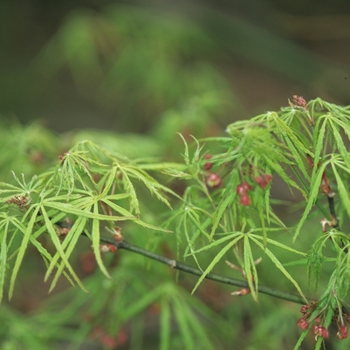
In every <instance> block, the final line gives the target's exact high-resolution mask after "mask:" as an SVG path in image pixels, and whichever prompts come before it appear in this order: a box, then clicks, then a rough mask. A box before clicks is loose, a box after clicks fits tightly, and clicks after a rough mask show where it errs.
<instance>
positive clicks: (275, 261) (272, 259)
mask: <svg viewBox="0 0 350 350" xmlns="http://www.w3.org/2000/svg"><path fill="white" fill-rule="evenodd" d="M250 239H251V240H253V241H254V242H255V243H256V244H257V245H258V246H259V247H260V248H261V249H262V250H263V251H264V253H265V254H266V255H267V256H268V257H269V258H270V260H271V261H272V262H273V263H274V264H275V266H276V267H277V268H278V269H279V270H280V271H281V272H282V273H283V275H284V276H285V277H286V278H287V279H289V280H290V281H291V282H292V283H293V284H294V286H295V288H296V289H297V291H298V292H299V294H300V295H301V296H302V297H303V298H304V300H305V304H307V299H306V297H305V295H304V293H303V292H302V290H301V288H300V286H299V284H298V283H297V281H295V279H294V278H293V277H292V276H291V275H290V274H289V272H288V271H287V270H286V269H285V268H284V267H283V265H282V264H281V262H280V261H279V260H278V259H277V258H276V256H275V255H274V254H273V253H272V252H271V251H270V249H268V248H267V247H264V245H263V244H262V243H260V242H259V241H258V240H257V239H256V238H254V237H250Z"/></svg>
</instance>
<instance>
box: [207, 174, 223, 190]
mask: <svg viewBox="0 0 350 350" xmlns="http://www.w3.org/2000/svg"><path fill="white" fill-rule="evenodd" d="M221 184H222V179H221V177H220V176H219V175H218V174H216V173H211V174H209V175H208V177H207V185H208V186H209V187H210V188H217V187H220V186H221Z"/></svg>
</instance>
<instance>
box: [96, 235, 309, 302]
mask: <svg viewBox="0 0 350 350" xmlns="http://www.w3.org/2000/svg"><path fill="white" fill-rule="evenodd" d="M100 241H101V243H108V244H113V245H114V246H115V247H116V248H117V249H125V250H129V251H132V252H134V253H136V254H140V255H143V256H146V257H147V258H150V259H153V260H157V261H158V262H161V263H163V264H165V265H168V266H170V267H171V268H174V269H177V270H180V271H184V272H187V273H190V274H192V275H196V276H202V274H203V272H202V271H201V270H199V269H197V268H195V267H192V266H190V265H187V264H184V263H182V262H179V261H176V260H174V259H169V258H167V257H165V256H162V255H159V254H156V253H154V252H151V251H149V250H146V249H143V248H141V247H138V246H136V245H133V244H130V243H128V242H126V241H125V240H123V241H121V242H117V241H115V240H114V239H113V238H108V237H101V238H100ZM205 278H207V279H210V280H213V281H216V282H220V283H224V284H229V285H232V286H237V287H241V288H249V285H248V283H247V282H246V281H244V280H239V279H235V278H229V277H225V276H221V275H217V274H214V273H208V274H207V275H206V276H205ZM257 289H258V292H259V293H263V294H267V295H270V296H273V297H276V298H279V299H283V300H287V301H291V302H294V303H297V304H305V299H304V298H302V297H301V296H299V295H296V294H292V293H287V292H282V291H280V290H277V289H273V288H269V287H266V286H263V285H261V284H259V285H258V288H257Z"/></svg>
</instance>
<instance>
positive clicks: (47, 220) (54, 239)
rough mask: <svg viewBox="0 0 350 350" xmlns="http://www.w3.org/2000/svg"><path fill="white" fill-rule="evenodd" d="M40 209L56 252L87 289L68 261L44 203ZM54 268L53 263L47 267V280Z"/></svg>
mask: <svg viewBox="0 0 350 350" xmlns="http://www.w3.org/2000/svg"><path fill="white" fill-rule="evenodd" d="M38 208H39V209H40V212H41V214H42V216H43V218H44V223H45V226H46V228H47V231H48V233H49V235H50V238H51V241H52V243H53V244H54V246H55V248H56V251H57V253H56V254H59V257H60V258H61V260H62V263H63V264H64V266H65V267H66V268H67V270H68V271H69V273H70V274H71V276H72V278H73V280H74V281H75V282H76V283H77V284H78V285H79V286H80V288H81V289H82V290H84V291H87V290H86V288H85V286H84V285H83V283H82V282H81V280H80V279H79V277H78V276H77V275H76V273H75V272H74V269H73V268H72V266H71V265H70V263H69V262H68V258H67V256H66V254H65V253H64V251H63V248H62V245H61V242H60V240H59V238H58V236H57V232H56V230H55V228H54V226H53V224H52V222H51V220H50V218H49V216H48V214H47V212H46V209H45V207H44V206H43V205H40V206H39V207H38ZM53 268H54V265H53V264H52V263H51V264H50V266H49V267H48V269H47V272H46V274H45V278H44V280H45V281H46V280H47V279H48V278H49V276H50V274H51V271H52V270H53Z"/></svg>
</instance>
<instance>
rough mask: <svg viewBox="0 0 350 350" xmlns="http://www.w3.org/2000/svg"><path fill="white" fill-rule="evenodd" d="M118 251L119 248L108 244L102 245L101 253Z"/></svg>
mask: <svg viewBox="0 0 350 350" xmlns="http://www.w3.org/2000/svg"><path fill="white" fill-rule="evenodd" d="M116 251H117V247H116V246H115V245H113V244H110V243H107V244H101V245H100V252H101V253H108V252H112V253H115V252H116Z"/></svg>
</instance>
